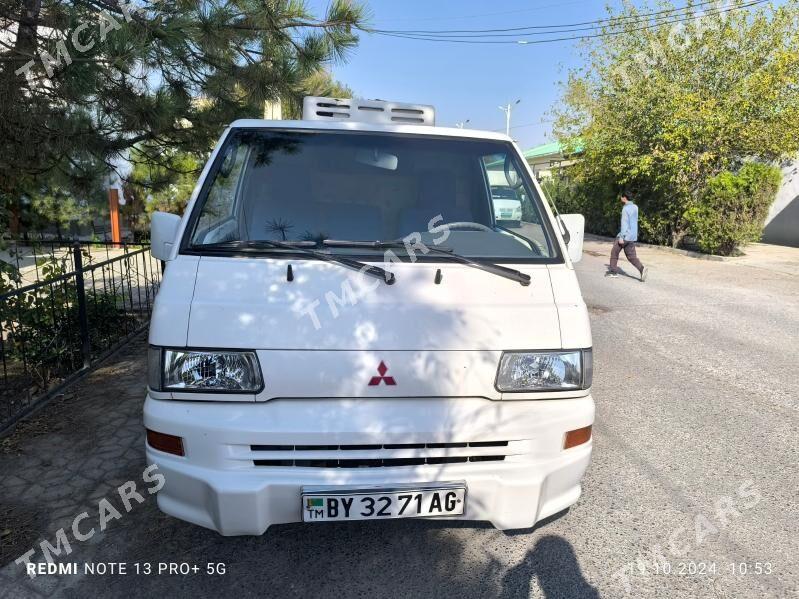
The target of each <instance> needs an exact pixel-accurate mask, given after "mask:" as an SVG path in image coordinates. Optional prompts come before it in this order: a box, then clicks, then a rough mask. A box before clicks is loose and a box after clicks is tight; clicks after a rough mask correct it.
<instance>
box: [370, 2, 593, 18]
mask: <svg viewBox="0 0 799 599" xmlns="http://www.w3.org/2000/svg"><path fill="white" fill-rule="evenodd" d="M582 1H583V0H571V1H570V2H559V3H557V4H544V5H542V6H535V7H533V8H521V9H519V10H505V11H502V12H487V13H482V14H479V15H454V16H452V15H450V16H446V17H421V18H420V17H391V18H390V19H388V20H390V21H451V20H453V19H484V18H486V17H497V16H503V15H515V14H519V13H523V12H535V11H539V10H546V9H548V8H560V7H561V6H568V5H570V4H581V3H582ZM378 21H379V19H378Z"/></svg>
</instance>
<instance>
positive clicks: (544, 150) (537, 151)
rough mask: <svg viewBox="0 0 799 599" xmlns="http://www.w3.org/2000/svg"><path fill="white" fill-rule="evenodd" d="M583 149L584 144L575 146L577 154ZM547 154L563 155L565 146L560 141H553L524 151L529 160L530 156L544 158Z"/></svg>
mask: <svg viewBox="0 0 799 599" xmlns="http://www.w3.org/2000/svg"><path fill="white" fill-rule="evenodd" d="M582 151H583V147H582V145H581V144H580V145H578V146H577V147H576V148H575V152H574V153H575V154H580V153H581V152H582ZM545 156H559V157H562V156H563V146H561V145H560V143H559V142H557V141H553V142H551V143H548V144H542V145H540V146H535V147H534V148H530V149H529V150H525V151H524V158H525V159H526V160H529V159H530V158H543V157H545Z"/></svg>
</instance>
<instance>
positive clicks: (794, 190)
mask: <svg viewBox="0 0 799 599" xmlns="http://www.w3.org/2000/svg"><path fill="white" fill-rule="evenodd" d="M762 241H763V242H764V243H773V244H776V245H788V246H792V247H799V160H795V161H793V162H791V163H789V164H787V165H786V166H784V167H783V169H782V186H781V187H780V190H779V192H778V193H777V198H776V199H775V200H774V204H772V206H771V210H770V211H769V214H768V216H767V217H766V226H765V228H764V229H763V239H762Z"/></svg>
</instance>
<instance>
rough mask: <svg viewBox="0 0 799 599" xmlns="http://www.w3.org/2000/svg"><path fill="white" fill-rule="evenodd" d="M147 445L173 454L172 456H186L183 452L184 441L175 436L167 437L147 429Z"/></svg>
mask: <svg viewBox="0 0 799 599" xmlns="http://www.w3.org/2000/svg"><path fill="white" fill-rule="evenodd" d="M147 444H148V445H149V446H150V447H152V448H153V449H157V450H158V451H163V452H164V453H171V454H172V455H180V456H182V455H186V454H185V453H184V452H183V439H181V438H180V437H176V436H175V435H167V434H166V433H159V432H156V431H151V430H150V429H149V428H148V429H147Z"/></svg>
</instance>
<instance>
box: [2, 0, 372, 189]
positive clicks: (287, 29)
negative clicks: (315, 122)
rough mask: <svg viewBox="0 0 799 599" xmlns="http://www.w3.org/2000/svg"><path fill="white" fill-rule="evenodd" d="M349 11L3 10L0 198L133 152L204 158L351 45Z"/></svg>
mask: <svg viewBox="0 0 799 599" xmlns="http://www.w3.org/2000/svg"><path fill="white" fill-rule="evenodd" d="M363 18H364V10H363V8H362V7H361V6H360V5H357V4H353V3H351V2H349V1H348V0H333V1H332V2H331V4H330V6H329V8H328V9H327V12H326V14H325V15H324V16H323V17H322V18H315V17H314V16H313V15H312V14H310V12H309V11H308V9H307V8H306V6H305V4H304V2H302V1H301V0H210V1H207V0H132V1H131V3H130V4H124V3H122V2H120V1H119V0H2V5H1V6H0V195H6V196H8V195H9V194H11V195H13V194H15V193H18V192H19V190H20V189H21V188H23V187H25V186H29V185H31V184H32V182H35V181H37V180H38V179H40V178H41V177H43V176H48V173H52V172H54V171H55V172H58V173H60V175H63V176H66V177H69V178H70V179H72V180H80V179H81V178H83V179H86V180H94V179H96V178H97V176H98V174H99V173H101V172H107V171H108V170H109V169H113V168H115V167H117V166H118V165H119V163H120V161H121V160H124V159H125V158H126V157H127V156H128V152H129V150H130V149H131V148H133V147H134V146H139V147H141V146H142V145H143V144H146V147H147V148H148V151H149V153H150V155H152V156H158V155H159V151H158V149H159V148H162V149H163V150H164V152H163V153H164V155H166V156H172V155H174V152H176V151H179V152H204V151H207V149H208V148H209V147H210V145H212V143H213V140H214V139H216V138H217V137H218V136H219V134H220V133H221V130H222V128H223V127H224V126H225V125H227V124H228V123H230V122H231V121H233V120H235V119H237V118H242V117H258V116H260V115H261V113H262V110H263V105H264V102H265V101H276V100H282V101H283V102H288V103H289V104H292V103H293V105H295V106H296V105H297V102H299V96H300V95H301V93H302V90H303V89H304V87H306V82H307V81H309V80H313V78H314V77H318V76H319V75H318V73H319V72H320V70H322V69H323V68H324V67H325V65H327V64H329V63H331V62H333V61H336V60H342V59H344V58H345V57H346V54H347V52H348V51H349V50H350V49H352V48H353V47H354V46H355V45H356V44H357V41H358V37H357V34H356V31H357V29H358V27H359V26H360V25H361V23H362V20H363Z"/></svg>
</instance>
